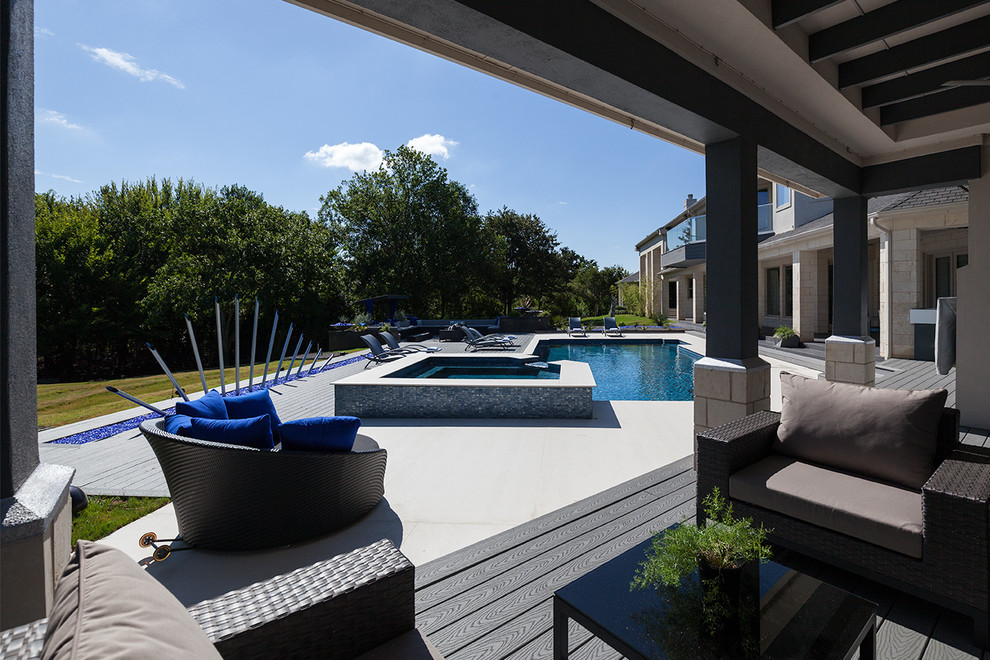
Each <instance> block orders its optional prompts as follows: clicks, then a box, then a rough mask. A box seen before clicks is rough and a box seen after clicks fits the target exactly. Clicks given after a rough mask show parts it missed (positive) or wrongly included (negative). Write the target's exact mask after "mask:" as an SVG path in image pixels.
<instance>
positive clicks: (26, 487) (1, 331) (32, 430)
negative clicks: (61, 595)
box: [0, 0, 74, 628]
mask: <svg viewBox="0 0 990 660" xmlns="http://www.w3.org/2000/svg"><path fill="white" fill-rule="evenodd" d="M0 48H2V49H3V63H4V66H3V70H2V72H0V87H2V90H0V91H2V96H3V98H2V103H3V112H2V119H0V122H2V126H0V130H2V131H3V148H2V149H0V161H2V162H0V165H2V168H0V170H2V171H0V177H2V178H0V239H2V240H0V499H2V506H0V511H2V512H3V519H2V521H0V621H2V622H3V627H4V628H8V627H14V626H17V625H20V624H22V623H27V622H29V621H33V620H35V619H39V618H41V617H44V616H46V615H47V614H48V609H49V608H50V606H51V602H52V596H53V594H54V586H55V581H56V578H57V576H58V575H59V574H60V573H61V572H62V569H63V567H64V566H65V563H66V561H67V560H68V556H69V540H70V536H71V511H70V508H69V501H68V499H69V498H68V492H69V481H70V480H71V479H72V474H73V472H74V470H73V469H72V468H69V467H64V466H60V465H48V464H44V463H40V461H39V456H38V414H37V372H36V366H37V362H36V349H35V343H36V341H37V339H36V336H35V286H34V278H35V269H34V5H33V0H0Z"/></svg>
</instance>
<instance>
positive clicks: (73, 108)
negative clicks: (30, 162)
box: [35, 0, 704, 271]
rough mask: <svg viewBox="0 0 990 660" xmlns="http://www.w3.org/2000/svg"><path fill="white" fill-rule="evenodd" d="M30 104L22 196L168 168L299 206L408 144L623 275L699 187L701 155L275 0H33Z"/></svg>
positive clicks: (487, 205)
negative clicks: (32, 124)
mask: <svg viewBox="0 0 990 660" xmlns="http://www.w3.org/2000/svg"><path fill="white" fill-rule="evenodd" d="M35 113H36V129H35V145H36V152H35V169H36V176H35V181H36V184H35V185H36V188H37V190H39V191H44V190H48V189H54V190H55V191H57V192H58V193H60V194H63V195H81V194H86V193H88V192H90V191H93V190H96V189H97V188H99V187H100V186H101V185H103V184H106V183H109V182H110V181H117V182H119V181H121V180H127V181H137V180H143V179H145V178H147V177H150V176H156V177H158V178H165V177H170V178H173V179H175V178H179V177H183V178H186V179H194V180H196V181H198V182H200V183H203V184H206V185H208V186H222V185H228V184H234V183H237V184H241V185H244V186H247V187H248V188H250V189H252V190H256V191H258V192H260V193H262V194H264V196H265V199H266V200H268V201H269V202H271V203H273V204H277V205H281V206H284V207H286V208H288V209H291V210H295V211H306V212H308V213H309V214H310V215H311V216H313V217H315V215H316V209H318V207H319V205H320V202H319V198H320V196H321V195H323V194H325V193H326V192H327V191H328V190H331V189H333V188H336V187H337V186H338V185H340V183H341V182H342V181H345V180H346V179H349V178H350V177H351V176H352V175H353V174H354V169H355V168H357V169H360V168H362V167H364V166H369V165H373V164H374V163H375V162H376V161H375V156H376V154H377V152H378V150H380V149H395V148H396V147H398V146H399V145H401V144H409V143H410V141H412V144H413V145H414V146H418V147H419V148H420V149H421V150H423V151H426V152H428V153H431V154H433V156H434V158H435V159H436V160H437V162H439V163H440V164H441V165H442V166H443V167H445V168H446V169H447V170H448V173H449V176H450V177H451V178H452V179H454V180H456V181H460V182H461V183H463V184H465V185H466V186H468V187H469V189H470V190H471V192H472V193H473V194H474V195H475V197H476V198H477V200H478V204H479V207H480V209H481V210H482V212H485V211H488V210H492V209H498V208H501V207H502V206H508V207H510V208H513V209H515V210H517V211H519V212H522V213H534V214H536V215H538V216H539V217H540V218H541V219H542V220H543V221H544V222H545V223H546V224H547V225H548V226H549V227H550V228H551V229H553V230H554V231H556V232H557V235H558V238H559V239H560V241H561V243H562V244H563V245H566V246H568V247H570V248H571V249H573V250H575V251H577V252H578V253H580V254H582V255H584V256H586V257H588V258H591V259H595V260H596V261H597V262H598V263H599V265H602V266H607V265H613V264H619V265H622V266H624V267H626V268H628V269H629V270H631V271H634V270H636V269H637V268H638V264H637V259H636V253H635V247H634V246H635V243H636V242H637V241H638V240H640V239H641V238H642V237H643V236H645V235H646V234H647V233H649V232H650V231H652V230H653V229H656V227H657V226H659V225H660V224H662V223H663V222H665V221H666V220H668V219H669V218H671V217H673V216H674V215H676V214H677V213H679V212H680V211H681V210H682V209H683V203H684V198H685V197H686V196H687V194H688V193H692V194H694V196H695V197H701V196H702V195H703V194H704V159H703V157H701V156H698V155H695V154H692V153H690V152H688V151H685V150H684V149H681V148H679V147H675V146H673V145H670V144H667V143H665V142H663V141H661V140H658V139H656V138H653V137H649V136H646V135H643V134H640V133H637V132H635V131H632V130H630V129H628V128H626V127H623V126H620V125H618V124H614V123H612V122H609V121H607V120H604V119H600V118H598V117H595V116H592V115H590V114H588V113H586V112H583V111H580V110H576V109H574V108H571V107H569V106H566V105H564V104H562V103H559V102H557V101H552V100H550V99H546V98H544V97H542V96H539V95H537V94H534V93H532V92H529V91H526V90H523V89H520V88H518V87H515V86H513V85H510V84H508V83H505V82H502V81H499V80H496V79H494V78H491V77H489V76H487V75H485V74H481V73H478V72H476V71H472V70H470V69H467V68H466V67H463V66H460V65H457V64H452V63H450V62H447V61H445V60H442V59H440V58H438V57H435V56H433V55H428V54H426V53H422V52H420V51H418V50H415V49H413V48H410V47H408V46H404V45H401V44H398V43H395V42H392V41H390V40H387V39H385V38H382V37H379V36H377V35H374V34H371V33H369V32H365V31H363V30H360V29H358V28H354V27H351V26H349V25H346V24H344V23H340V22H338V21H335V20H333V19H329V18H326V17H324V16H320V15H318V14H315V13H313V12H310V11H308V10H304V9H301V8H299V7H296V6H294V5H290V4H288V3H286V2H281V1H279V0H249V1H248V2H232V1H230V0H190V1H186V0H171V1H165V0H160V1H154V0H43V1H41V2H37V3H35ZM346 145H350V146H346Z"/></svg>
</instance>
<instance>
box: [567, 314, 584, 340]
mask: <svg viewBox="0 0 990 660" xmlns="http://www.w3.org/2000/svg"><path fill="white" fill-rule="evenodd" d="M577 334H580V335H581V336H582V337H587V336H588V334H587V333H586V332H585V331H584V326H583V325H581V319H580V317H577V316H570V317H568V318H567V336H568V337H572V336H574V335H577Z"/></svg>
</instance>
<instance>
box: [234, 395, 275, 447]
mask: <svg viewBox="0 0 990 660" xmlns="http://www.w3.org/2000/svg"><path fill="white" fill-rule="evenodd" d="M223 403H224V405H225V406H227V417H229V418H230V419H245V418H247V417H257V416H258V415H268V417H269V419H270V420H271V423H272V436H273V437H275V438H277V437H278V425H279V424H281V423H282V420H280V419H279V418H278V413H277V412H275V404H274V403H272V397H271V395H270V394H269V393H268V390H257V391H255V392H251V393H250V394H241V395H240V396H228V397H225V398H224V399H223Z"/></svg>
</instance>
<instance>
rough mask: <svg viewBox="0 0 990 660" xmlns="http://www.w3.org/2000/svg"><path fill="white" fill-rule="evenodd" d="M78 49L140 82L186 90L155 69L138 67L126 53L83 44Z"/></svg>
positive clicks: (174, 80) (178, 81) (178, 82)
mask: <svg viewBox="0 0 990 660" xmlns="http://www.w3.org/2000/svg"><path fill="white" fill-rule="evenodd" d="M79 47H80V48H82V49H83V50H85V51H87V52H88V53H89V54H90V55H92V57H93V59H94V60H96V61H97V62H101V63H103V64H106V65H107V66H109V67H111V68H114V69H119V70H121V71H123V72H124V73H127V74H129V75H132V76H134V77H135V78H137V79H138V80H140V81H141V82H153V81H156V80H161V81H162V82H167V83H168V84H169V85H172V86H173V87H177V88H179V89H185V88H186V86H185V85H183V84H182V81H181V80H179V79H178V78H176V77H174V76H170V75H169V74H167V73H162V72H161V71H159V70H157V69H145V68H142V67H141V66H139V65H138V63H137V60H135V59H134V57H133V56H132V55H130V54H128V53H121V52H119V51H116V50H110V49H109V48H93V47H91V46H86V45H84V44H79Z"/></svg>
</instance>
